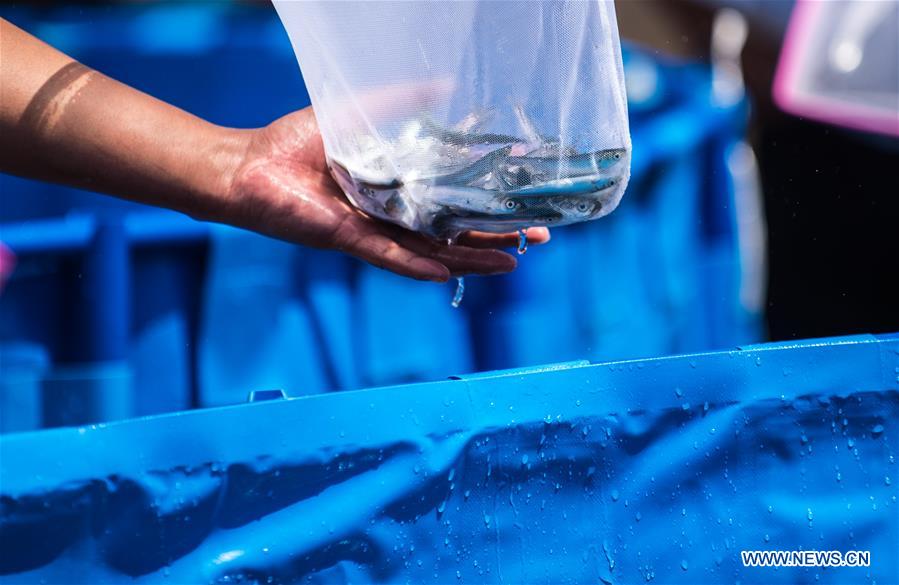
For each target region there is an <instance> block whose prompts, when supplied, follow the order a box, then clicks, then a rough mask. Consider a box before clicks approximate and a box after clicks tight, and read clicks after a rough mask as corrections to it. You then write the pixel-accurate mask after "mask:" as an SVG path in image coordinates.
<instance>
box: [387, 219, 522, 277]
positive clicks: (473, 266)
mask: <svg viewBox="0 0 899 585" xmlns="http://www.w3.org/2000/svg"><path fill="white" fill-rule="evenodd" d="M395 237H396V241H397V242H398V243H399V244H400V245H402V246H403V247H406V248H408V249H410V250H412V251H414V252H417V253H418V254H421V255H422V256H426V257H428V258H431V259H433V260H436V261H437V262H440V263H441V264H443V265H444V266H446V267H447V268H448V269H449V271H450V273H451V274H452V275H453V276H461V275H463V274H503V273H506V272H511V271H513V270H515V267H516V266H517V265H518V261H517V260H516V259H515V257H514V256H511V255H509V254H506V253H505V252H500V251H499V250H492V249H479V248H474V247H469V246H463V245H453V246H448V245H446V244H443V243H440V242H437V241H436V240H432V239H430V238H427V237H425V236H422V235H421V234H416V233H413V232H409V231H406V230H399V233H397V234H396V235H395Z"/></svg>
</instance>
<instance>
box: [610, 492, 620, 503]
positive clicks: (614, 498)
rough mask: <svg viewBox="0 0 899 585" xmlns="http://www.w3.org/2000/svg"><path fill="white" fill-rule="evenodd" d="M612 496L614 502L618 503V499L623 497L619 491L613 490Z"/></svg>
mask: <svg viewBox="0 0 899 585" xmlns="http://www.w3.org/2000/svg"><path fill="white" fill-rule="evenodd" d="M611 496H612V501H613V502H617V501H618V498H620V497H621V494H619V493H618V490H612V494H611Z"/></svg>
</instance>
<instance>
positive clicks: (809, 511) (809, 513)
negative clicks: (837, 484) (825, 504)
mask: <svg viewBox="0 0 899 585" xmlns="http://www.w3.org/2000/svg"><path fill="white" fill-rule="evenodd" d="M806 516H807V517H808V520H809V522H811V521H812V509H811V508H809V509H808V513H807V514H806Z"/></svg>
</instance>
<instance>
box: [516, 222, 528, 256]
mask: <svg viewBox="0 0 899 585" xmlns="http://www.w3.org/2000/svg"><path fill="white" fill-rule="evenodd" d="M527 251H528V229H527V228H524V229H520V230H518V253H519V254H524V253H525V252H527Z"/></svg>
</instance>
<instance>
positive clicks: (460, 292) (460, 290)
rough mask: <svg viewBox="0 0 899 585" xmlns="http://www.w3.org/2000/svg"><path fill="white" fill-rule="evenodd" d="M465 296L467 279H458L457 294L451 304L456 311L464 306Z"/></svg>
mask: <svg viewBox="0 0 899 585" xmlns="http://www.w3.org/2000/svg"><path fill="white" fill-rule="evenodd" d="M464 296H465V277H464V276H457V277H456V292H455V294H453V301H452V303H450V304H451V305H452V306H453V308H454V309H458V308H459V305H461V304H462V297H464Z"/></svg>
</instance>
